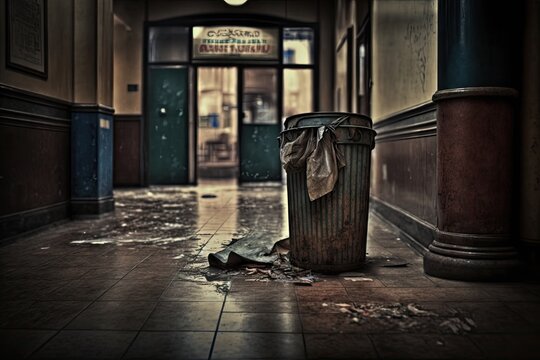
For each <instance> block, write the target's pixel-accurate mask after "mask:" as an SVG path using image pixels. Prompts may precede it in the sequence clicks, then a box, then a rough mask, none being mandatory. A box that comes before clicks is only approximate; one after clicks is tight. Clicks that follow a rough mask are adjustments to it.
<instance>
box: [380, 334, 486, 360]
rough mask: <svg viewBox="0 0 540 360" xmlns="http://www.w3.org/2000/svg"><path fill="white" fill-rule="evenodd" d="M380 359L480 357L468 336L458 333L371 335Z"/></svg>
mask: <svg viewBox="0 0 540 360" xmlns="http://www.w3.org/2000/svg"><path fill="white" fill-rule="evenodd" d="M370 337H371V339H372V340H373V344H374V346H375V349H376V350H377V353H378V354H379V357H380V358H381V359H480V358H482V353H481V352H480V350H479V349H478V348H477V347H476V346H475V345H474V344H473V343H472V341H471V340H469V338H467V337H464V336H458V335H421V334H414V335H407V334H395V335H392V334H385V335H371V336H370Z"/></svg>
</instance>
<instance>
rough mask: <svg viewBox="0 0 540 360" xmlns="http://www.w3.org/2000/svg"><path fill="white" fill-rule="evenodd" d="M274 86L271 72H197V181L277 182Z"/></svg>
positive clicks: (207, 69) (234, 69)
mask: <svg viewBox="0 0 540 360" xmlns="http://www.w3.org/2000/svg"><path fill="white" fill-rule="evenodd" d="M277 84H278V69H276V68H272V67H239V66H230V67H216V66H201V67H198V68H197V107H196V111H197V170H198V180H205V179H238V180H239V181H240V182H253V181H279V180H281V168H280V166H281V165H280V161H279V148H278V143H277V138H278V136H279V132H280V131H281V124H280V121H279V116H278V111H277V109H278V99H277ZM239 85H240V86H239Z"/></svg>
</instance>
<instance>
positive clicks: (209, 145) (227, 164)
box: [197, 67, 238, 180]
mask: <svg viewBox="0 0 540 360" xmlns="http://www.w3.org/2000/svg"><path fill="white" fill-rule="evenodd" d="M237 86H238V69H237V68H236V67H199V68H198V70H197V113H198V114H197V116H198V121H197V166H198V169H197V170H198V171H197V173H198V179H199V180H204V179H236V178H238V96H237V92H238V89H237Z"/></svg>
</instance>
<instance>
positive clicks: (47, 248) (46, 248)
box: [41, 246, 49, 250]
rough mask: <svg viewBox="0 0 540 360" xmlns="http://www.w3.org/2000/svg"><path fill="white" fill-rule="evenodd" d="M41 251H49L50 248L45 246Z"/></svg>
mask: <svg viewBox="0 0 540 360" xmlns="http://www.w3.org/2000/svg"><path fill="white" fill-rule="evenodd" d="M41 250H49V247H48V246H44V247H42V248H41Z"/></svg>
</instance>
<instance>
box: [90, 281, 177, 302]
mask: <svg viewBox="0 0 540 360" xmlns="http://www.w3.org/2000/svg"><path fill="white" fill-rule="evenodd" d="M168 285H169V281H168V280H159V281H158V280H144V281H142V280H124V279H122V280H120V281H118V282H117V283H116V284H115V285H114V286H113V287H111V288H110V289H109V290H108V291H107V292H106V293H105V294H103V296H102V297H101V298H100V300H125V301H157V300H158V299H159V297H160V296H161V294H162V293H163V291H164V290H165V288H166V287H167V286H168Z"/></svg>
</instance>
